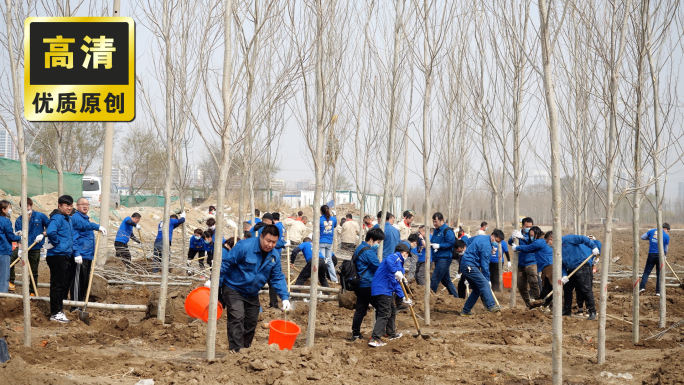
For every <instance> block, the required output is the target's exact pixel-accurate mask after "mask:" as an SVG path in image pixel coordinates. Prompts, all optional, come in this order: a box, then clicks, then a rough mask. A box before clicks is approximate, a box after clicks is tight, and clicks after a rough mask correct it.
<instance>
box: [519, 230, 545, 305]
mask: <svg viewBox="0 0 684 385" xmlns="http://www.w3.org/2000/svg"><path fill="white" fill-rule="evenodd" d="M529 238H530V240H532V243H530V244H529V245H520V246H516V245H515V244H513V245H512V246H511V248H512V249H513V251H518V252H524V253H532V254H534V258H535V261H536V262H537V273H540V275H541V281H542V290H541V294H540V297H541V299H544V298H546V296H547V295H548V294H549V293H550V292H552V291H553V283H552V282H553V249H552V246H553V231H549V232H548V233H544V232H543V231H542V230H541V229H540V228H539V227H538V226H533V227H532V228H530V232H529ZM550 303H551V297H549V298H548V299H547V300H546V302H545V303H544V306H549V304H550Z"/></svg>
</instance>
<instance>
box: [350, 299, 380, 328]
mask: <svg viewBox="0 0 684 385" xmlns="http://www.w3.org/2000/svg"><path fill="white" fill-rule="evenodd" d="M355 293H356V311H355V312H354V319H353V320H352V335H355V336H360V335H361V324H362V323H363V319H364V318H365V317H366V314H367V313H368V305H373V307H374V308H377V306H376V304H375V300H374V299H373V298H375V297H373V296H371V288H370V287H360V288H358V289H356V291H355Z"/></svg>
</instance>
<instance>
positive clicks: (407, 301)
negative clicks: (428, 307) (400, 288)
mask: <svg viewBox="0 0 684 385" xmlns="http://www.w3.org/2000/svg"><path fill="white" fill-rule="evenodd" d="M403 302H404V303H405V304H407V305H409V306H413V301H411V299H410V298H407V297H404V301H403Z"/></svg>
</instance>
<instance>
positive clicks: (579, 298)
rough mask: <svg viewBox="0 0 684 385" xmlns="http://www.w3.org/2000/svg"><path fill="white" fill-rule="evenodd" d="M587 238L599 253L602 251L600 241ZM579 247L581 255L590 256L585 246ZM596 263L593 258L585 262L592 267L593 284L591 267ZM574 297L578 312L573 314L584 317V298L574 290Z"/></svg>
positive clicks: (591, 236)
mask: <svg viewBox="0 0 684 385" xmlns="http://www.w3.org/2000/svg"><path fill="white" fill-rule="evenodd" d="M588 237H589V239H591V240H592V241H594V244H595V245H596V248H597V249H599V253H600V252H601V249H602V247H603V245H602V244H601V241H599V240H598V239H596V238H595V237H594V236H593V235H589V236H588ZM580 247H581V248H582V254H583V255H587V256H588V255H589V254H591V250H590V249H589V248H588V247H587V246H586V245H584V244H581V245H580ZM592 255H593V254H592ZM596 262H597V261H596V259H595V258H593V257H592V258H590V259H589V262H587V264H588V265H589V266H592V269H591V282H594V268H593V266H594V263H596ZM575 297H576V298H577V309H578V310H577V313H575V315H579V316H584V313H585V311H584V303H585V302H586V298H584V296H583V295H582V292H581V291H579V290H576V291H575ZM586 313H587V314H589V313H588V312H586Z"/></svg>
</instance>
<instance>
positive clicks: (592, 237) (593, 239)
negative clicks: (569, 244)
mask: <svg viewBox="0 0 684 385" xmlns="http://www.w3.org/2000/svg"><path fill="white" fill-rule="evenodd" d="M587 238H589V239H591V240H592V241H595V240H596V237H595V236H593V235H588V236H587Z"/></svg>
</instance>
